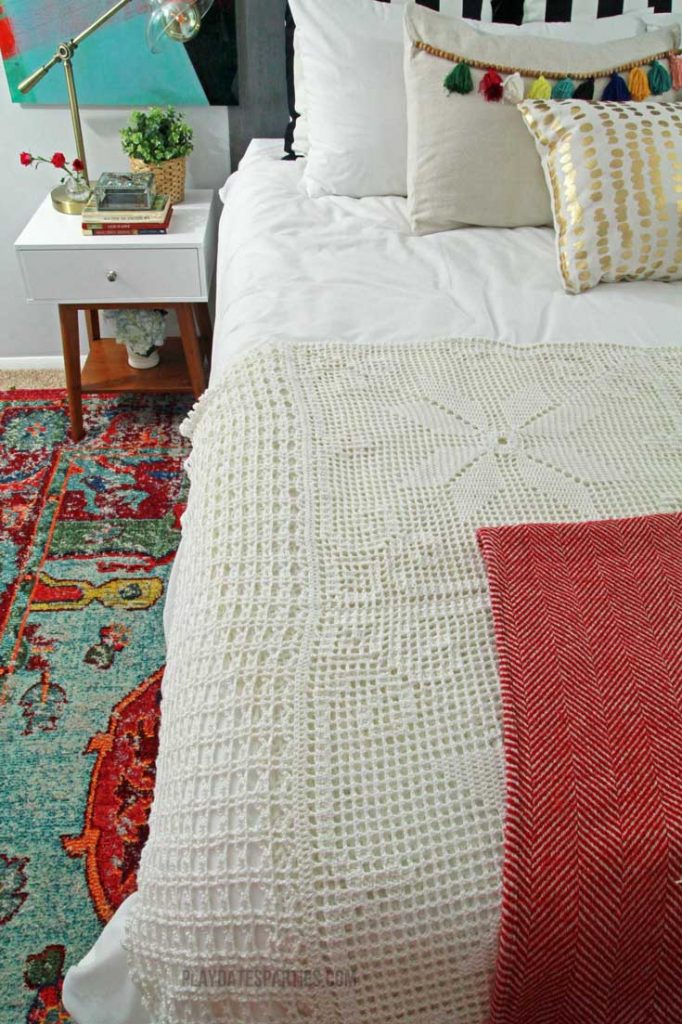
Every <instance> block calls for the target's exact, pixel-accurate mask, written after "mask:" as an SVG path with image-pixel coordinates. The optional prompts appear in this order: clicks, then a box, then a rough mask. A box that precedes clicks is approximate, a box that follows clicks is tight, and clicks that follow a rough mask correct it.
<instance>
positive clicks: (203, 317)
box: [194, 302, 213, 366]
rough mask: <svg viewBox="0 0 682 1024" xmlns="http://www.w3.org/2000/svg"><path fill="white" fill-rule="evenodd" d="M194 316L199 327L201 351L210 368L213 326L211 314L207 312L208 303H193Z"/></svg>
mask: <svg viewBox="0 0 682 1024" xmlns="http://www.w3.org/2000/svg"><path fill="white" fill-rule="evenodd" d="M194 315H195V317H196V319H197V325H198V327H199V335H200V341H201V350H202V352H203V354H204V356H205V358H206V359H207V360H208V363H209V366H210V363H211V351H212V348H213V324H212V323H211V314H210V313H209V311H208V303H206V302H195V303H194Z"/></svg>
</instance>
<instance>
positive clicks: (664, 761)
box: [478, 514, 682, 1024]
mask: <svg viewBox="0 0 682 1024" xmlns="http://www.w3.org/2000/svg"><path fill="white" fill-rule="evenodd" d="M478 537H479V543H480V546H481V549H482V551H483V555H484V558H485V561H486V565H487V569H488V578H489V581H490V593H491V597H492V606H493V616H494V620H495V634H496V638H497V648H498V654H499V661H500V685H501V690H502V707H503V727H504V747H505V757H506V764H507V816H506V824H505V852H504V872H503V901H502V917H501V923H500V942H499V951H498V960H497V968H496V976H495V983H494V991H493V1000H492V1013H491V1021H492V1024H541V1022H543V1024H544V1022H546V1024H550V1022H551V1024H563V1022H565V1024H616V1022H617V1024H645V1022H646V1024H653V1022H657V1024H680V1022H682V885H681V884H678V883H679V882H680V880H681V879H682V515H680V514H673V515H654V516H645V517H642V518H638V519H620V520H611V521H604V522H594V523H568V524H538V525H529V526H503V527H498V528H489V529H482V530H480V531H479V534H478Z"/></svg>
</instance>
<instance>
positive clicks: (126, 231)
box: [82, 195, 173, 235]
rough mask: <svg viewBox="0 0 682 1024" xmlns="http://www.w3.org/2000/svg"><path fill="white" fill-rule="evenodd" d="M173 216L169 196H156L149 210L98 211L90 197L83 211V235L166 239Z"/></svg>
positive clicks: (94, 199) (95, 201)
mask: <svg viewBox="0 0 682 1024" xmlns="http://www.w3.org/2000/svg"><path fill="white" fill-rule="evenodd" d="M172 216H173V207H172V205H171V201H170V199H169V197H168V196H163V195H157V196H155V197H154V201H153V203H152V206H151V207H150V208H149V209H148V210H145V209H101V208H99V207H98V205H97V199H96V198H95V197H94V196H93V197H92V199H90V201H89V202H88V204H87V205H86V206H85V207H84V208H83V214H82V227H83V234H84V235H165V234H167V232H168V225H169V224H170V222H171V217H172Z"/></svg>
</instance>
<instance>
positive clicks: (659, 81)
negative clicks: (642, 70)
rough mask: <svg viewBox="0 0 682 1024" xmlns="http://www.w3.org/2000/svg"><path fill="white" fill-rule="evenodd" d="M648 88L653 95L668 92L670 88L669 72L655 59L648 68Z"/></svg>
mask: <svg viewBox="0 0 682 1024" xmlns="http://www.w3.org/2000/svg"><path fill="white" fill-rule="evenodd" d="M649 88H650V89H651V91H652V93H653V94H654V96H660V95H661V93H662V92H668V90H669V89H671V88H672V79H671V78H670V72H669V71H668V69H667V68H664V67H663V65H662V64H659V62H658V61H657V60H655V61H654V62H653V64H652V65H651V67H650V68H649Z"/></svg>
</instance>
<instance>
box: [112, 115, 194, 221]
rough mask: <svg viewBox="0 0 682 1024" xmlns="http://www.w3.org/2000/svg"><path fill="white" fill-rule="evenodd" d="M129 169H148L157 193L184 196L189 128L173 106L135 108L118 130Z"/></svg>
mask: <svg viewBox="0 0 682 1024" xmlns="http://www.w3.org/2000/svg"><path fill="white" fill-rule="evenodd" d="M121 141H122V143H123V150H124V152H126V153H127V154H128V156H129V158H130V169H131V170H132V171H136V172H137V171H151V172H152V174H153V175H154V187H155V189H156V191H157V193H159V194H161V195H166V196H170V198H171V202H173V203H181V202H182V201H183V199H184V198H185V162H186V157H187V154H188V153H191V152H192V149H193V148H194V144H193V142H192V129H191V128H190V126H189V125H188V124H187V122H186V121H185V118H184V116H183V115H182V114H180V113H178V111H177V110H175V109H174V108H173V107H167V108H166V109H165V110H163V109H162V108H161V107H152V108H151V109H150V110H148V111H143V110H135V111H133V113H132V114H131V115H130V121H129V122H128V125H127V126H126V127H125V128H123V129H122V131H121Z"/></svg>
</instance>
